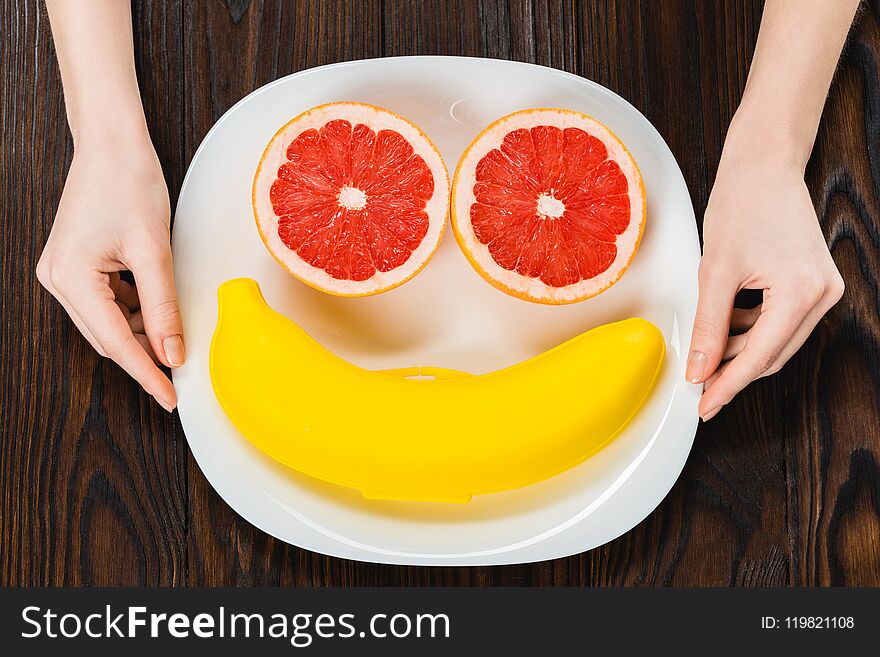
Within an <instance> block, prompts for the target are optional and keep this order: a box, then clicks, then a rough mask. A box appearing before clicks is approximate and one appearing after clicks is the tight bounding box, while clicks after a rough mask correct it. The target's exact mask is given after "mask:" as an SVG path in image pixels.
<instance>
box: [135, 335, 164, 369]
mask: <svg viewBox="0 0 880 657" xmlns="http://www.w3.org/2000/svg"><path fill="white" fill-rule="evenodd" d="M134 339H135V340H137V341H138V344H139V345H140V346H141V348H142V349H143V350H144V351H145V352H147V355H148V356H149V357H150V359H151V360H152V361H153V362H154V363H155V364H156V365H159V366H160V367H161V365H162V363H161V362H160V361H159V359H158V358H157V357H156V354H155V353H153V348H152V347H151V346H150V340H149V339H148V338H147V336H146V335H144V334H143V333H135V334H134Z"/></svg>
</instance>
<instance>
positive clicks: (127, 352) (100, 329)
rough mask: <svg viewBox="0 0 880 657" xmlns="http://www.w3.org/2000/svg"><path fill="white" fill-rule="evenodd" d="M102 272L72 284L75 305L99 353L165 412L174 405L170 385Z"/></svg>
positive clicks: (174, 395)
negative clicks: (111, 360)
mask: <svg viewBox="0 0 880 657" xmlns="http://www.w3.org/2000/svg"><path fill="white" fill-rule="evenodd" d="M107 284H108V276H107V275H106V274H95V275H94V276H93V277H87V278H85V279H84V280H82V281H79V282H77V283H73V285H76V288H77V289H78V290H79V292H78V297H77V299H76V308H77V311H78V312H79V314H80V316H81V317H82V318H83V321H84V322H85V324H86V326H88V328H89V330H90V331H91V333H92V335H93V336H94V337H95V339H96V340H97V342H98V344H99V345H100V347H101V349H102V350H103V353H105V354H106V355H107V356H108V357H109V358H111V359H113V360H114V361H115V362H116V363H118V364H119V365H120V366H121V367H122V369H124V370H125V371H126V372H128V374H129V375H130V376H131V377H132V378H134V379H135V380H136V381H137V382H138V383H140V384H141V386H143V388H144V390H146V391H147V392H148V393H149V394H151V395H152V396H153V397H155V399H156V401H158V402H159V404H160V405H162V407H163V408H165V409H166V410H168V411H171V410H173V409H174V407H175V406H176V405H177V395H176V394H175V392H174V386H173V385H171V381H170V380H169V379H168V377H166V376H165V375H164V374H163V373H162V371H161V370H160V369H159V368H158V367H156V365H155V364H154V363H153V361H152V360H151V359H150V356H149V355H148V354H147V352H146V351H144V349H143V348H142V347H141V345H140V344H139V343H138V341H137V339H136V338H135V336H134V334H133V333H132V332H131V329H130V328H129V326H128V322H127V321H126V320H125V318H124V317H123V316H122V313H121V312H120V311H119V308H118V307H117V305H116V302H115V300H114V299H113V292H112V291H111V290H110V288H109V287H108V285H107Z"/></svg>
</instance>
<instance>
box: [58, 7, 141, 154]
mask: <svg viewBox="0 0 880 657" xmlns="http://www.w3.org/2000/svg"><path fill="white" fill-rule="evenodd" d="M46 7H47V9H48V13H49V20H50V22H51V25H52V34H53V37H54V41H55V50H56V52H57V54H58V63H59V66H60V68H61V80H62V83H63V85H64V99H65V105H66V107H67V119H68V123H69V124H70V130H71V133H72V134H73V138H74V144H75V146H76V148H80V146H81V145H83V144H90V143H95V142H101V141H106V140H107V139H115V138H124V139H126V140H132V139H134V140H139V141H143V140H144V139H147V141H148V137H147V129H146V122H145V120H144V112H143V107H142V105H141V98H140V92H139V90H138V83H137V76H136V74H135V68H134V52H133V43H132V27H131V6H130V4H129V1H128V0H89V1H88V2H71V1H70V0H46Z"/></svg>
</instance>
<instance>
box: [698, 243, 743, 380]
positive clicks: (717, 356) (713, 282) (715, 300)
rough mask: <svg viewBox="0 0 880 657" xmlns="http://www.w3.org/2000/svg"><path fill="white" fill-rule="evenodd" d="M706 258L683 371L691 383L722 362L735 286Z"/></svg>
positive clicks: (703, 376) (724, 272)
mask: <svg viewBox="0 0 880 657" xmlns="http://www.w3.org/2000/svg"><path fill="white" fill-rule="evenodd" d="M707 262H708V261H707V260H706V258H705V256H704V257H703V260H702V261H701V262H700V296H699V299H698V301H697V312H696V315H695V316H694V329H693V335H692V336H691V346H690V353H689V354H688V361H687V368H686V371H685V378H686V379H687V380H688V381H690V382H691V383H700V382H702V381H705V380H706V378H707V377H708V376H710V375H711V374H712V372H714V371H715V369H716V368H717V367H718V364H719V363H720V362H721V357H722V356H723V355H724V346H725V345H726V344H727V336H728V333H729V330H730V315H731V311H732V309H733V298H734V296H736V291H737V286H738V283H736V282H734V280H733V279H732V278H731V276H730V274H729V272H727V271H725V269H724V268H723V267H720V266H719V267H713V266H711V265H707Z"/></svg>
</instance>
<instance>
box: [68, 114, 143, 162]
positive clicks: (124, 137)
mask: <svg viewBox="0 0 880 657" xmlns="http://www.w3.org/2000/svg"><path fill="white" fill-rule="evenodd" d="M71 133H72V134H73V147H74V154H75V155H78V156H80V157H82V156H89V155H91V154H96V155H101V156H104V155H106V154H108V153H113V152H118V153H126V154H127V155H128V156H130V157H132V158H140V157H149V158H155V156H156V155H155V149H154V148H153V142H152V140H151V139H150V133H149V131H148V129H147V125H146V122H145V121H144V120H143V118H141V120H140V122H138V121H131V122H128V121H122V122H118V121H116V120H108V121H106V122H104V123H102V124H100V125H99V124H98V123H90V124H89V125H87V126H80V127H78V129H74V128H73V124H71Z"/></svg>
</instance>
